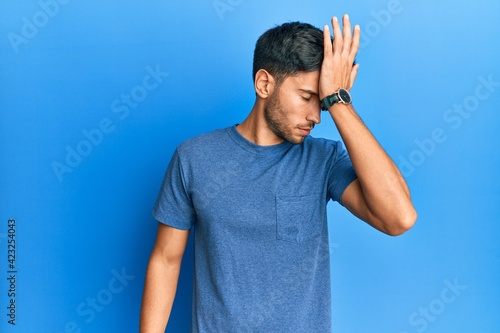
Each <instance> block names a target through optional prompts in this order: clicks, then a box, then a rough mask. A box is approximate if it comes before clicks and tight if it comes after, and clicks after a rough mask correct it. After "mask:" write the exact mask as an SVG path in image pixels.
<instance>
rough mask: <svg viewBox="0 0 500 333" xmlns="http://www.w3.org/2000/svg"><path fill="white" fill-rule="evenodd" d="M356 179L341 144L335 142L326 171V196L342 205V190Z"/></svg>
mask: <svg viewBox="0 0 500 333" xmlns="http://www.w3.org/2000/svg"><path fill="white" fill-rule="evenodd" d="M356 178H357V176H356V172H355V171H354V168H353V166H352V163H351V159H350V158H349V154H347V151H346V150H345V149H344V147H343V145H342V142H340V141H336V143H335V149H334V152H333V156H332V157H331V160H330V168H329V170H328V195H329V196H330V198H331V199H332V200H334V201H338V202H339V203H340V204H341V205H342V201H341V197H342V194H343V193H344V190H345V189H346V188H347V186H349V184H351V183H352V181H353V180H355V179H356Z"/></svg>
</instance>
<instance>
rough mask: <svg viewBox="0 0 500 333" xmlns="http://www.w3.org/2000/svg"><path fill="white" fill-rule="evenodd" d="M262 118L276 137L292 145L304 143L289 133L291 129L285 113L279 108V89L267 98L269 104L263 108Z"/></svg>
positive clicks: (301, 139)
mask: <svg viewBox="0 0 500 333" xmlns="http://www.w3.org/2000/svg"><path fill="white" fill-rule="evenodd" d="M264 118H265V119H266V121H267V125H268V126H269V128H270V129H271V131H273V133H274V134H275V135H276V136H277V137H279V138H281V139H283V140H285V141H288V142H290V143H292V144H300V143H302V142H303V141H304V138H303V137H301V138H297V137H296V136H293V134H292V133H291V131H292V129H291V127H290V126H289V125H288V124H289V121H288V117H287V115H286V111H285V110H284V109H283V107H282V106H281V102H280V98H279V89H275V90H274V91H273V92H272V94H271V96H269V102H268V103H267V105H266V106H265V107H264Z"/></svg>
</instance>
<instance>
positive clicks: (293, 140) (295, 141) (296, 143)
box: [286, 136, 306, 145]
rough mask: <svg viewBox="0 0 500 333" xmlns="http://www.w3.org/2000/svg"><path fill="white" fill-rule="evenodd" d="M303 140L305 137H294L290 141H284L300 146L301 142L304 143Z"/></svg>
mask: <svg viewBox="0 0 500 333" xmlns="http://www.w3.org/2000/svg"><path fill="white" fill-rule="evenodd" d="M305 139H306V137H305V136H300V137H296V138H292V139H286V141H288V142H290V143H291V144H294V145H300V144H301V143H302V142H304V140H305Z"/></svg>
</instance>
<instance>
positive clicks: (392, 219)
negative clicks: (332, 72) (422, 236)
mask: <svg viewBox="0 0 500 333" xmlns="http://www.w3.org/2000/svg"><path fill="white" fill-rule="evenodd" d="M329 112H330V115H331V116H332V118H333V120H334V122H335V125H336V126H337V129H338V131H339V133H340V135H341V137H342V139H343V141H344V144H345V146H346V149H347V151H348V153H349V156H350V158H351V161H352V164H353V167H354V169H355V171H356V174H357V176H358V179H359V183H360V186H361V190H362V192H363V197H364V199H365V202H366V206H367V207H368V209H369V211H370V213H371V215H373V217H374V218H375V219H377V220H378V221H381V222H380V223H386V224H388V227H389V228H390V227H391V225H392V224H413V222H414V219H415V214H416V213H415V210H414V208H413V205H412V203H411V199H410V192H409V189H408V186H407V184H406V182H405V180H404V178H403V176H402V175H401V172H400V171H399V169H398V168H397V166H396V165H395V164H394V162H393V161H392V159H391V158H390V157H389V155H388V154H387V153H386V152H385V151H384V149H383V148H382V147H381V146H380V144H379V143H378V142H377V140H376V139H375V137H374V136H373V135H372V133H371V132H370V130H369V129H368V128H367V127H366V126H365V124H364V123H363V121H362V120H361V118H360V117H359V116H358V115H357V113H356V112H355V110H354V108H353V107H352V105H344V104H335V105H334V106H332V107H331V108H330V110H329Z"/></svg>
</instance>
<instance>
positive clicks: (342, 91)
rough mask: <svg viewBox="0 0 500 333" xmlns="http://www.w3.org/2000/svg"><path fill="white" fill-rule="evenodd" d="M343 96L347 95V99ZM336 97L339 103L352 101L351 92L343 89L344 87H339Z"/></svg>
mask: <svg viewBox="0 0 500 333" xmlns="http://www.w3.org/2000/svg"><path fill="white" fill-rule="evenodd" d="M342 94H344V96H342ZM344 97H347V99H344ZM337 99H338V101H339V102H340V103H344V104H351V102H352V97H351V94H350V93H349V91H348V90H347V89H344V88H340V89H339V90H338V91H337Z"/></svg>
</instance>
